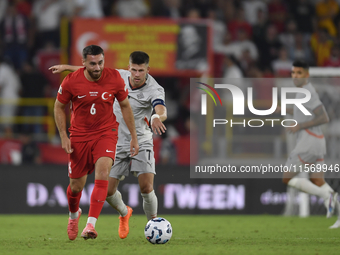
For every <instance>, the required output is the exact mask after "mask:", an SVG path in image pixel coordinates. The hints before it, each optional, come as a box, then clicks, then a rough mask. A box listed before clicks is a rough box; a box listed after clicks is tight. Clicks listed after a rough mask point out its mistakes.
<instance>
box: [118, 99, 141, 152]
mask: <svg viewBox="0 0 340 255" xmlns="http://www.w3.org/2000/svg"><path fill="white" fill-rule="evenodd" d="M119 105H120V109H121V111H122V115H123V118H124V121H125V124H126V126H127V127H128V129H129V131H130V134H131V142H130V152H131V157H133V156H135V155H137V154H138V151H139V145H138V140H137V132H136V126H135V119H134V117H133V113H132V109H131V105H130V102H129V99H128V98H127V97H126V98H125V99H124V100H123V101H120V102H119ZM118 135H119V134H118Z"/></svg>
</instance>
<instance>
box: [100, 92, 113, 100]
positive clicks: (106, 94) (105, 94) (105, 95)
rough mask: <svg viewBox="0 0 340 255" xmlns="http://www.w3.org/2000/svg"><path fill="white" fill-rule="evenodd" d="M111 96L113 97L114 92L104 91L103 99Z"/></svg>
mask: <svg viewBox="0 0 340 255" xmlns="http://www.w3.org/2000/svg"><path fill="white" fill-rule="evenodd" d="M110 97H112V94H110V93H109V92H104V93H103V94H102V99H103V100H108V99H109V98H110Z"/></svg>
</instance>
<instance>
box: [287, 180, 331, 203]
mask: <svg viewBox="0 0 340 255" xmlns="http://www.w3.org/2000/svg"><path fill="white" fill-rule="evenodd" d="M288 185H289V186H291V187H294V188H296V189H298V190H301V191H303V192H306V193H308V194H311V195H316V196H318V197H321V198H323V199H324V200H326V199H327V198H328V197H329V193H330V192H329V190H328V189H325V188H321V187H319V186H316V185H315V184H314V183H312V182H311V181H310V180H308V179H305V178H297V177H294V178H292V179H290V181H289V182H288ZM323 186H324V185H323Z"/></svg>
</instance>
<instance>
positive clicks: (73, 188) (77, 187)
mask: <svg viewBox="0 0 340 255" xmlns="http://www.w3.org/2000/svg"><path fill="white" fill-rule="evenodd" d="M82 190H83V187H81V186H80V185H72V186H71V191H72V192H73V193H79V192H80V191H82Z"/></svg>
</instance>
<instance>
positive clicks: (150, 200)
mask: <svg viewBox="0 0 340 255" xmlns="http://www.w3.org/2000/svg"><path fill="white" fill-rule="evenodd" d="M141 194H142V197H143V209H144V212H145V215H146V218H147V219H148V220H151V219H152V218H155V217H157V207H158V200H157V197H156V194H155V191H154V190H153V191H151V192H150V193H149V194H145V193H141Z"/></svg>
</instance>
